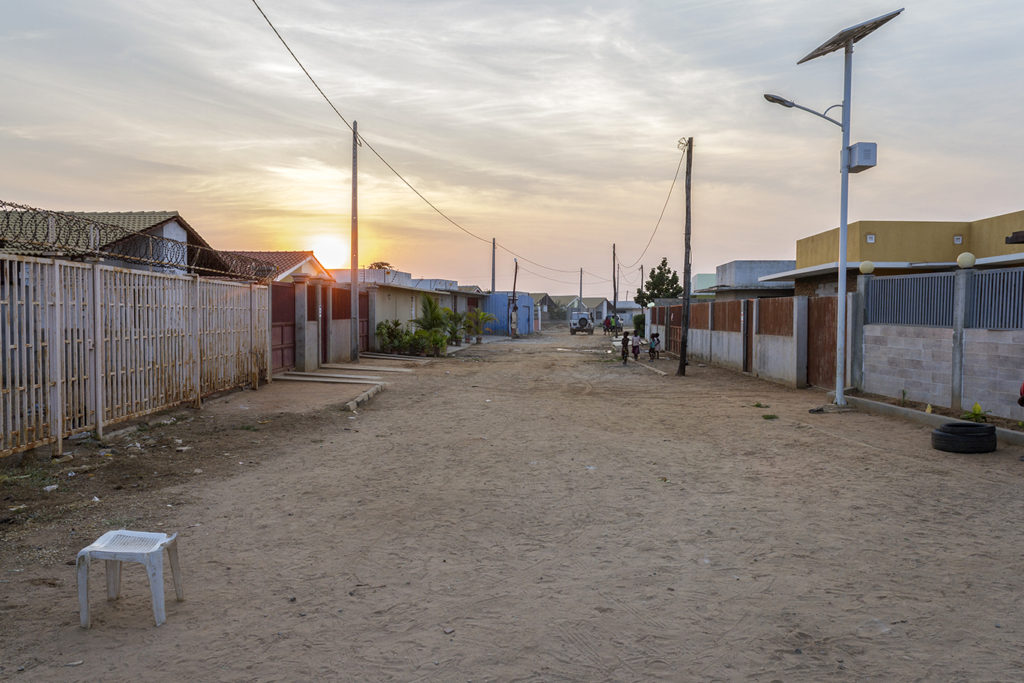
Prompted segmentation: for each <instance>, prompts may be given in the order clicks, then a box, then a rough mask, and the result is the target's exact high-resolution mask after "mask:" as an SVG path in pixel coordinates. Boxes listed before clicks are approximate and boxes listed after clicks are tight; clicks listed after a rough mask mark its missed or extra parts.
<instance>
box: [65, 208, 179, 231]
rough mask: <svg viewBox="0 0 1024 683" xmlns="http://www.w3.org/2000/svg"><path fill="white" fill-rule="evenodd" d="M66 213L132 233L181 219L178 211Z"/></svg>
mask: <svg viewBox="0 0 1024 683" xmlns="http://www.w3.org/2000/svg"><path fill="white" fill-rule="evenodd" d="M65 213H68V214H70V215H72V216H81V217H82V218H85V219H88V220H90V221H96V222H97V223H106V224H108V225H116V226H117V227H119V228H124V229H126V230H130V231H132V232H141V231H143V230H145V229H146V228H151V227H153V226H154V225H158V224H160V223H164V222H166V221H169V220H171V219H172V218H180V217H181V216H180V215H179V214H178V212H177V211H66V212H65Z"/></svg>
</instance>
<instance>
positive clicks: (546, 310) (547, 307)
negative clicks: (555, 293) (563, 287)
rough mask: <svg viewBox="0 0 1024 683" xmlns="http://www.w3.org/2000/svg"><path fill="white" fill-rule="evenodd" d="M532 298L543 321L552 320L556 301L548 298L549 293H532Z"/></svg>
mask: <svg viewBox="0 0 1024 683" xmlns="http://www.w3.org/2000/svg"><path fill="white" fill-rule="evenodd" d="M530 298H531V299H533V305H534V306H536V307H537V308H538V309H539V310H540V315H541V319H542V320H545V321H547V320H550V319H551V313H552V309H554V308H556V307H557V305H556V304H555V302H554V300H553V299H552V298H551V297H550V296H548V293H547V292H530Z"/></svg>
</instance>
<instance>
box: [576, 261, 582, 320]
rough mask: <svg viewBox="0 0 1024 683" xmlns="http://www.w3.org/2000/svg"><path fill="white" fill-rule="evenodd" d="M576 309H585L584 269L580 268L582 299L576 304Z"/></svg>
mask: <svg viewBox="0 0 1024 683" xmlns="http://www.w3.org/2000/svg"><path fill="white" fill-rule="evenodd" d="M576 308H577V310H582V309H583V269H582V268H580V298H579V301H578V303H577V304H576Z"/></svg>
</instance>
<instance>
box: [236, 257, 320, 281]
mask: <svg viewBox="0 0 1024 683" xmlns="http://www.w3.org/2000/svg"><path fill="white" fill-rule="evenodd" d="M227 253H229V254H238V255H239V256H246V257H248V258H253V259H258V260H260V261H266V262H267V263H271V264H273V265H274V266H276V267H277V275H276V276H275V277H274V282H292V281H293V278H294V276H295V275H306V276H308V277H314V278H327V279H330V280H333V279H334V276H333V275H331V271H329V270H327V269H326V268H324V266H323V264H321V263H320V261H318V260H317V258H316V255H315V254H314V253H313V252H311V251H230V252H227Z"/></svg>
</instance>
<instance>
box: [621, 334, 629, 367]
mask: <svg viewBox="0 0 1024 683" xmlns="http://www.w3.org/2000/svg"><path fill="white" fill-rule="evenodd" d="M628 360H629V332H623V333H622V364H623V365H625V364H626V361H628Z"/></svg>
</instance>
